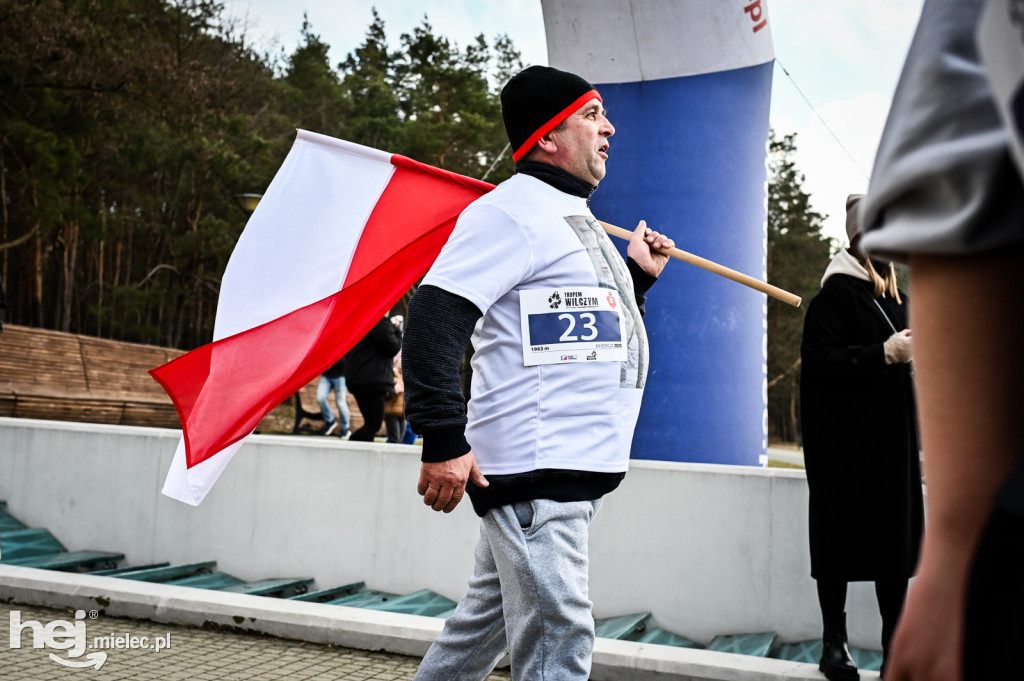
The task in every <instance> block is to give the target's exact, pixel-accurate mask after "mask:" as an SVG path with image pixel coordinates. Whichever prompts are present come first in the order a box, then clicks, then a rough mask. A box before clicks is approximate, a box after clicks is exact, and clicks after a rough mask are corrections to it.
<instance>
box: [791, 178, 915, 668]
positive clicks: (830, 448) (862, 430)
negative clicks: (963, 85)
mask: <svg viewBox="0 0 1024 681" xmlns="http://www.w3.org/2000/svg"><path fill="white" fill-rule="evenodd" d="M859 200H860V195H852V196H850V197H849V199H848V200H847V234H848V236H849V237H850V244H851V245H850V248H849V249H847V250H843V251H840V252H839V254H838V255H836V257H835V258H833V260H832V262H831V263H830V264H829V266H828V268H827V269H826V271H825V275H824V277H823V278H822V288H821V292H820V293H819V294H818V295H817V296H816V297H815V298H814V300H812V301H811V304H810V306H809V307H808V309H807V316H806V318H805V320H804V335H803V342H802V345H801V348H800V356H801V358H802V364H803V366H802V369H801V380H800V403H801V412H802V426H803V443H804V460H805V465H806V469H807V485H808V488H809V492H810V503H809V522H810V528H809V530H810V531H809V538H810V553H811V576H812V577H814V579H815V580H816V581H817V589H818V600H819V604H820V605H821V614H822V621H823V625H824V632H823V636H822V640H823V650H822V657H821V663H820V665H819V666H820V669H821V671H822V672H823V673H824V674H825V677H826V678H828V679H829V680H830V681H853V680H855V679H857V678H858V673H857V667H856V665H854V663H853V660H852V659H851V658H850V654H849V649H848V647H847V637H846V612H845V610H846V589H847V583H848V582H852V581H873V582H874V583H875V592H876V595H877V598H878V607H879V610H880V611H881V615H882V651H883V664H882V668H883V670H884V669H885V662H886V661H887V659H888V652H889V643H890V641H891V638H892V633H893V631H894V629H895V627H896V623H897V621H898V619H899V616H900V612H901V611H902V608H903V602H904V600H905V599H906V594H907V585H908V582H909V580H910V577H911V576H912V575H913V574H914V570H915V568H916V565H917V560H918V554H919V550H920V542H921V534H922V531H923V523H924V504H923V499H922V488H921V471H920V455H919V448H918V436H917V423H916V415H915V401H914V386H913V377H912V368H911V363H910V359H911V343H910V331H909V329H908V328H907V312H906V307H907V301H906V299H905V294H903V293H902V292H900V291H899V290H898V289H897V288H896V276H895V270H894V269H893V267H892V264H891V263H881V262H877V261H876V262H872V261H871V260H869V259H868V258H867V257H866V256H864V255H863V254H862V253H861V252H860V249H859V247H858V246H859V242H860V234H859V229H858V226H857V224H858V223H857V204H858V202H859ZM879 272H882V273H883V274H879Z"/></svg>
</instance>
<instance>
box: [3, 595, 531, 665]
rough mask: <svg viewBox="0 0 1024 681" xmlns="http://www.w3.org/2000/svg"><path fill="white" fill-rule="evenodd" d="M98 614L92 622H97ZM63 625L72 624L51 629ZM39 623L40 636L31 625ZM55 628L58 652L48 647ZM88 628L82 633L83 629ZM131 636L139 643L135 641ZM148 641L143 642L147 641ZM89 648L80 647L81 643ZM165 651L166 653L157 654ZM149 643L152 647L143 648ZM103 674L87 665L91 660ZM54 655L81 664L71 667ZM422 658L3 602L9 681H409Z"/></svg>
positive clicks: (5, 654) (4, 654)
mask: <svg viewBox="0 0 1024 681" xmlns="http://www.w3.org/2000/svg"><path fill="white" fill-rule="evenodd" d="M93 615H96V617H95V619H93V618H92V616H93ZM58 620H64V621H67V622H69V624H70V625H71V627H74V628H64V627H65V626H67V625H60V624H53V623H55V622H56V621H58ZM29 621H34V622H37V623H38V624H39V627H38V630H39V632H40V634H39V636H38V641H37V642H38V643H39V645H40V646H42V647H40V648H34V647H33V640H34V638H35V637H36V634H35V633H34V632H33V629H34V627H32V626H31V625H27V622H29ZM12 622H20V624H21V636H20V647H18V648H15V647H12V646H11V643H12V641H11V638H10V634H11V624H12ZM48 625H50V632H52V633H53V634H54V638H55V639H56V641H55V642H56V643H57V644H58V645H61V646H63V649H57V648H55V647H53V646H46V645H44V643H45V642H44V641H43V639H44V638H45V637H46V636H47V632H46V631H45V627H47V626H48ZM80 629H81V630H84V635H83V634H79V633H78V631H79V630H80ZM100 637H110V638H111V639H114V638H115V637H121V638H122V639H123V641H122V645H123V646H130V645H131V644H132V643H134V644H135V646H136V647H135V648H134V649H131V648H126V647H122V648H120V649H118V648H110V647H106V646H108V643H107V642H106V641H103V640H97V639H98V638H100ZM132 637H135V640H134V641H132V640H131V639H132ZM143 638H145V639H146V640H143ZM80 641H85V642H87V643H85V644H84V645H86V646H91V648H88V649H78V646H79V642H80ZM158 645H159V646H160V647H161V648H162V650H160V651H157V650H156V647H157V646H158ZM143 646H148V647H143ZM104 653H105V654H106V659H105V660H102V664H101V666H100V667H99V669H95V668H92V667H89V668H85V667H84V666H83V665H84V664H85V663H86V662H88V658H89V657H90V656H95V657H93V662H94V665H93V666H95V663H97V662H99V661H100V659H99V658H101V657H102V655H103V654H104ZM51 655H52V656H53V657H56V658H58V659H59V660H62V661H63V662H70V663H73V664H77V665H78V666H79V668H70V667H67V666H64V665H62V664H60V663H59V662H57V661H55V660H53V659H51ZM418 664H419V659H417V658H412V657H405V656H402V655H392V654H387V653H371V652H367V651H363V650H351V649H347V648H338V647H336V646H322V645H316V644H308V643H301V642H298V641H286V640H283V639H278V638H273V637H270V636H254V635H251V634H244V633H235V632H232V631H225V630H223V629H206V628H202V629H200V628H193V627H179V626H174V625H167V624H158V623H155V622H146V621H137V620H131V619H123V618H116V617H107V616H105V615H102V614H99V613H96V612H93V613H85V614H84V617H82V618H80V619H76V617H75V613H72V612H70V611H63V610H55V609H49V608H40V607H37V606H22V605H19V604H17V603H4V604H0V677H2V678H3V679H4V681H50V680H51V679H76V680H79V681H222V680H223V681H227V680H236V679H237V680H238V681H272V680H273V681H277V680H284V679H287V680H288V681H327V680H328V679H330V680H331V681H339V680H345V681H404V680H406V679H412V677H413V675H414V674H415V673H416V666H417V665H418ZM509 679H511V676H510V675H509V674H508V673H507V672H495V673H494V674H492V675H491V676H489V677H488V681H508V680H509Z"/></svg>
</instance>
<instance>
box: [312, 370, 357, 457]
mask: <svg viewBox="0 0 1024 681" xmlns="http://www.w3.org/2000/svg"><path fill="white" fill-rule="evenodd" d="M332 390H333V391H334V402H335V404H337V405H338V418H337V419H335V418H334V412H333V411H331V402H330V397H331V391H332ZM316 401H317V404H319V405H320V416H321V418H323V420H324V427H323V430H321V431H320V434H321V435H330V434H331V433H333V432H334V431H335V430H336V429H338V437H342V438H343V437H347V436H348V435H349V434H350V433H349V429H348V424H349V420H350V418H351V414H350V413H349V408H348V399H347V390H346V389H345V358H344V357H342V358H341V359H339V360H338V361H337V362H335V363H334V364H332V365H331V366H330V367H328V369H327V371H325V372H323V373H322V374H320V382H319V383H318V384H317V386H316ZM339 424H340V429H339Z"/></svg>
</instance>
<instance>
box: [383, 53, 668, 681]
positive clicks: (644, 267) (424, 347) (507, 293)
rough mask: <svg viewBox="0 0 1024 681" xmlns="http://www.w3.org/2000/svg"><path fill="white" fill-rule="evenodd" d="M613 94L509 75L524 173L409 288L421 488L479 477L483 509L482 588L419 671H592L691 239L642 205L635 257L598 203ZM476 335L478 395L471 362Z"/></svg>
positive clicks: (441, 488)
mask: <svg viewBox="0 0 1024 681" xmlns="http://www.w3.org/2000/svg"><path fill="white" fill-rule="evenodd" d="M602 101H603V100H602V98H601V96H600V94H598V92H597V91H596V90H595V89H594V87H593V86H592V85H591V84H590V83H588V82H587V81H586V80H584V79H583V78H581V77H580V76H578V75H575V74H572V73H567V72H565V71H560V70H558V69H554V68H551V67H547V66H531V67H529V68H527V69H525V70H523V71H520V72H519V73H518V74H516V75H515V76H513V77H512V78H511V79H510V80H509V82H508V83H507V84H506V85H505V87H504V88H503V89H502V93H501V106H502V118H503V120H504V123H505V130H506V132H507V134H508V138H509V142H510V144H511V148H512V150H513V153H512V158H513V160H514V161H515V162H516V172H515V174H514V175H513V176H512V177H511V178H509V179H508V180H505V181H504V182H502V183H501V184H500V185H498V186H497V187H496V188H495V189H494V190H493V191H492V192H490V193H489V194H486V195H485V196H483V197H481V198H480V199H478V200H476V201H474V202H473V203H472V204H471V205H470V206H468V207H467V208H466V209H465V210H464V211H463V212H462V215H461V216H460V217H459V220H458V223H457V224H456V226H455V229H454V231H453V232H452V235H451V237H450V238H449V240H448V242H447V244H446V245H445V247H444V249H443V250H442V251H441V254H440V255H439V256H438V258H437V261H436V262H435V263H434V265H433V267H432V268H431V270H430V272H428V273H427V275H426V277H425V278H424V280H423V282H422V283H421V285H420V287H419V289H418V290H417V292H416V295H415V296H414V297H413V298H412V300H411V301H410V304H409V314H408V321H407V325H406V333H405V339H404V342H403V345H402V369H403V374H404V379H405V396H406V397H405V400H406V404H405V411H406V417H407V418H408V419H409V422H410V424H411V425H412V427H413V429H414V430H415V431H416V432H417V433H419V434H420V435H421V436H422V438H423V452H422V465H421V467H420V478H419V482H418V484H417V492H418V493H419V494H420V495H421V496H422V497H423V502H424V503H425V504H426V505H428V506H430V508H432V509H433V510H435V511H444V512H449V511H452V510H453V509H454V508H455V507H456V505H457V504H458V503H459V502H460V500H461V499H462V498H463V494H464V493H468V494H469V497H470V500H471V501H472V504H473V509H474V511H476V513H477V515H478V516H480V518H481V521H480V522H481V531H480V542H479V544H478V545H477V550H476V555H475V560H476V565H475V571H474V575H473V578H472V579H471V581H470V584H469V591H468V592H467V593H466V595H465V596H464V597H463V599H462V601H461V602H460V603H459V606H458V607H457V608H456V610H455V613H454V614H453V615H452V616H451V617H449V618H448V619H447V621H446V622H445V627H444V630H443V632H442V633H441V635H440V636H439V637H438V638H437V639H436V640H435V641H434V643H433V644H432V645H431V647H430V650H429V651H428V652H427V655H426V657H425V658H424V660H423V663H422V664H421V665H420V668H419V671H418V672H417V674H416V679H417V681H434V680H436V681H470V680H473V681H479V680H482V679H483V678H484V677H485V676H487V674H488V673H489V672H490V670H491V669H492V668H493V667H494V665H495V664H496V663H497V662H498V661H499V660H500V659H501V657H502V656H503V655H504V654H505V652H506V651H508V652H509V655H510V659H511V664H512V676H513V678H516V679H558V680H559V681H584V680H585V679H587V678H588V677H589V675H590V667H591V653H592V650H593V645H594V618H593V613H592V611H591V603H590V600H589V598H588V595H587V591H588V587H587V585H588V579H589V578H588V574H587V572H588V558H587V555H588V554H587V552H588V549H587V540H588V536H589V525H590V521H591V519H592V518H593V516H594V514H595V513H596V512H597V509H598V508H599V506H600V504H601V498H602V497H603V496H604V495H605V494H607V493H610V492H611V491H613V490H614V489H615V488H616V487H617V486H618V485H619V483H620V482H621V481H622V479H623V477H624V476H625V474H626V470H627V468H628V466H629V451H630V443H631V441H632V437H633V429H634V427H635V425H636V419H637V415H638V413H639V409H640V399H641V397H642V395H643V388H644V385H645V381H646V376H647V361H648V343H647V335H646V333H645V331H644V325H643V319H642V313H643V308H644V301H645V297H644V294H645V292H646V291H647V289H648V288H650V286H651V285H652V284H653V283H654V282H655V281H656V279H657V277H658V275H659V274H660V273H661V271H662V268H664V266H665V262H666V261H667V256H665V255H664V254H663V253H660V252H658V251H657V250H656V249H660V248H665V247H671V246H672V245H673V242H672V240H671V239H668V238H665V237H663V236H662V235H660V234H658V233H657V232H655V231H653V230H651V229H649V228H648V227H647V226H646V224H645V223H643V222H641V223H640V225H639V226H638V227H637V229H636V230H635V231H634V232H633V237H632V239H631V240H630V243H629V247H628V249H627V253H628V255H629V262H628V263H627V262H625V261H623V259H622V257H621V256H620V255H619V253H618V251H617V250H616V249H615V247H614V245H613V244H612V243H611V241H610V240H609V238H608V236H607V235H606V234H605V233H604V230H603V229H602V228H601V226H600V224H599V223H598V222H597V220H596V219H595V218H594V215H593V214H592V213H591V211H590V208H589V198H590V195H591V194H592V193H593V192H594V190H595V189H596V188H597V184H598V182H599V181H600V180H601V179H602V178H603V177H604V175H605V161H606V160H607V158H608V149H609V142H608V138H610V137H611V136H612V134H613V133H614V132H615V128H614V127H613V126H612V124H611V122H610V121H609V120H608V118H607V117H606V116H605V110H604V107H603V105H602ZM471 338H472V343H473V347H474V350H475V352H474V354H473V359H472V367H473V379H472V386H471V394H472V399H471V400H470V401H469V403H468V406H467V404H466V401H465V399H464V398H463V395H462V393H461V392H460V390H459V366H460V361H461V359H462V356H463V353H464V350H465V349H466V346H467V343H469V342H470V339H471ZM588 343H589V344H590V345H586V344H588ZM583 345H585V346H586V349H585V350H581V349H580V347H581V346H583ZM467 409H468V413H467ZM484 476H486V477H484ZM467 483H468V486H467Z"/></svg>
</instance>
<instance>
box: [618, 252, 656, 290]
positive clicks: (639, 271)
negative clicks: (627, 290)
mask: <svg viewBox="0 0 1024 681" xmlns="http://www.w3.org/2000/svg"><path fill="white" fill-rule="evenodd" d="M626 267H627V268H629V275H630V276H631V277H633V290H634V291H635V292H636V295H637V296H642V295H644V294H645V293H647V292H648V291H649V290H650V289H651V287H652V286H654V282H656V281H658V278H657V277H656V276H654V275H653V274H651V273H650V272H648V271H647V270H645V269H644V268H642V267H640V265H639V264H638V263H637V261H636V260H633V258H626Z"/></svg>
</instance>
